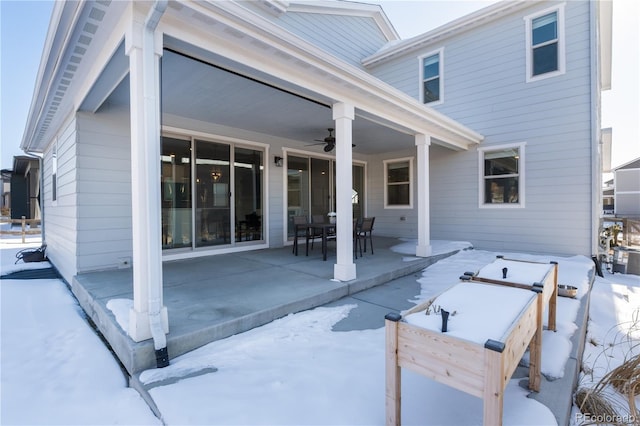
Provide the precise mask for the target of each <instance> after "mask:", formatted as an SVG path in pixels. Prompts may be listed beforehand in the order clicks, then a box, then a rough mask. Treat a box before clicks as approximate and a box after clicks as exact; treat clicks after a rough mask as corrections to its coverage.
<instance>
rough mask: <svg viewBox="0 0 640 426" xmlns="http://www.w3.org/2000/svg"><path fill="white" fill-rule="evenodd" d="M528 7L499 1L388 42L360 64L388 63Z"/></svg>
mask: <svg viewBox="0 0 640 426" xmlns="http://www.w3.org/2000/svg"><path fill="white" fill-rule="evenodd" d="M530 5H531V2H527V1H501V2H498V3H495V4H492V5H490V6H487V7H485V8H483V9H480V10H478V11H476V12H473V13H470V14H468V15H465V16H463V17H461V18H458V19H455V20H453V21H451V22H449V23H447V24H444V25H442V26H440V27H438V28H435V29H433V30H431V31H428V32H426V33H424V34H419V35H417V36H415V37H412V38H408V39H406V40H402V41H395V42H390V43H388V44H387V45H385V46H383V47H382V48H381V49H380V50H379V51H378V52H376V53H375V54H373V55H371V56H369V57H368V58H364V59H363V60H362V64H363V65H364V66H365V67H369V66H372V65H377V64H380V63H383V62H386V61H390V60H392V59H393V58H395V57H397V56H400V55H404V54H406V53H409V52H412V51H415V50H418V49H421V48H422V47H423V46H424V45H427V44H430V43H433V42H434V41H437V40H439V39H442V38H444V37H449V36H451V35H454V34H457V33H460V32H463V31H468V30H470V29H473V28H475V27H478V26H480V25H484V24H486V23H487V22H490V21H492V20H495V19H498V18H500V17H502V16H504V15H506V14H508V13H511V12H513V11H515V10H520V9H524V8H525V7H528V6H530Z"/></svg>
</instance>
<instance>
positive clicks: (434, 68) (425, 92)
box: [419, 49, 443, 104]
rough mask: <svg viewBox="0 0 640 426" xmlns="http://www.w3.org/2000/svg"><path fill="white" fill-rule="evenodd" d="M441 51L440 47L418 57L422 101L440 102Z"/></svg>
mask: <svg viewBox="0 0 640 426" xmlns="http://www.w3.org/2000/svg"><path fill="white" fill-rule="evenodd" d="M442 53H443V51H442V49H440V50H438V51H437V52H431V53H429V54H427V55H424V56H421V57H420V58H419V60H420V98H421V100H422V103H425V104H429V103H433V102H442V95H443V91H442V81H443V80H442Z"/></svg>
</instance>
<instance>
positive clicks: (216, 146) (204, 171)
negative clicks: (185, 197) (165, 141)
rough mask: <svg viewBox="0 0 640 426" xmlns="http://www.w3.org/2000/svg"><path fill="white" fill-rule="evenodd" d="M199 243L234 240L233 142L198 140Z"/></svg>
mask: <svg viewBox="0 0 640 426" xmlns="http://www.w3.org/2000/svg"><path fill="white" fill-rule="evenodd" d="M195 147H196V149H195V162H196V188H197V194H198V198H197V199H196V209H195V215H196V222H195V225H196V226H195V232H196V241H195V246H196V247H204V246H215V245H221V244H229V243H230V242H231V187H230V185H231V174H230V170H231V167H230V164H231V159H230V155H231V154H230V153H231V149H230V146H229V145H227V144H221V143H215V142H208V141H200V140H196V141H195Z"/></svg>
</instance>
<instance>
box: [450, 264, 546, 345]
mask: <svg viewBox="0 0 640 426" xmlns="http://www.w3.org/2000/svg"><path fill="white" fill-rule="evenodd" d="M504 268H506V269H507V270H506V271H505V272H506V278H503V277H504V275H503V269H504ZM460 279H462V280H469V281H471V282H478V281H480V282H483V283H489V284H497V285H503V286H508V287H515V288H522V289H525V290H529V289H531V288H532V287H540V288H542V299H541V300H540V303H541V304H544V305H547V306H548V319H547V328H548V329H549V330H552V331H556V309H557V301H558V263H557V262H550V263H541V262H530V261H525V260H515V259H505V258H504V257H502V256H498V257H497V259H496V260H494V261H493V262H492V263H490V264H488V265H487V266H485V267H483V268H482V269H480V270H479V271H478V272H476V273H473V272H465V273H464V275H463V276H462V277H460ZM541 327H542V324H541ZM540 338H541V339H542V336H540ZM540 343H542V342H540Z"/></svg>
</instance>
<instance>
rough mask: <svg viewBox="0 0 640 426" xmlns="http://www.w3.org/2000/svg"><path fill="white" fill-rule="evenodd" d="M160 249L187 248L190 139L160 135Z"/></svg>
mask: <svg viewBox="0 0 640 426" xmlns="http://www.w3.org/2000/svg"><path fill="white" fill-rule="evenodd" d="M160 169H161V170H160V173H161V182H162V185H161V189H160V191H161V194H160V195H161V198H162V248H163V249H165V248H180V247H191V239H192V226H191V218H192V215H191V206H192V202H191V141H188V140H181V139H174V138H168V137H163V138H162V147H161V156H160Z"/></svg>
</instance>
